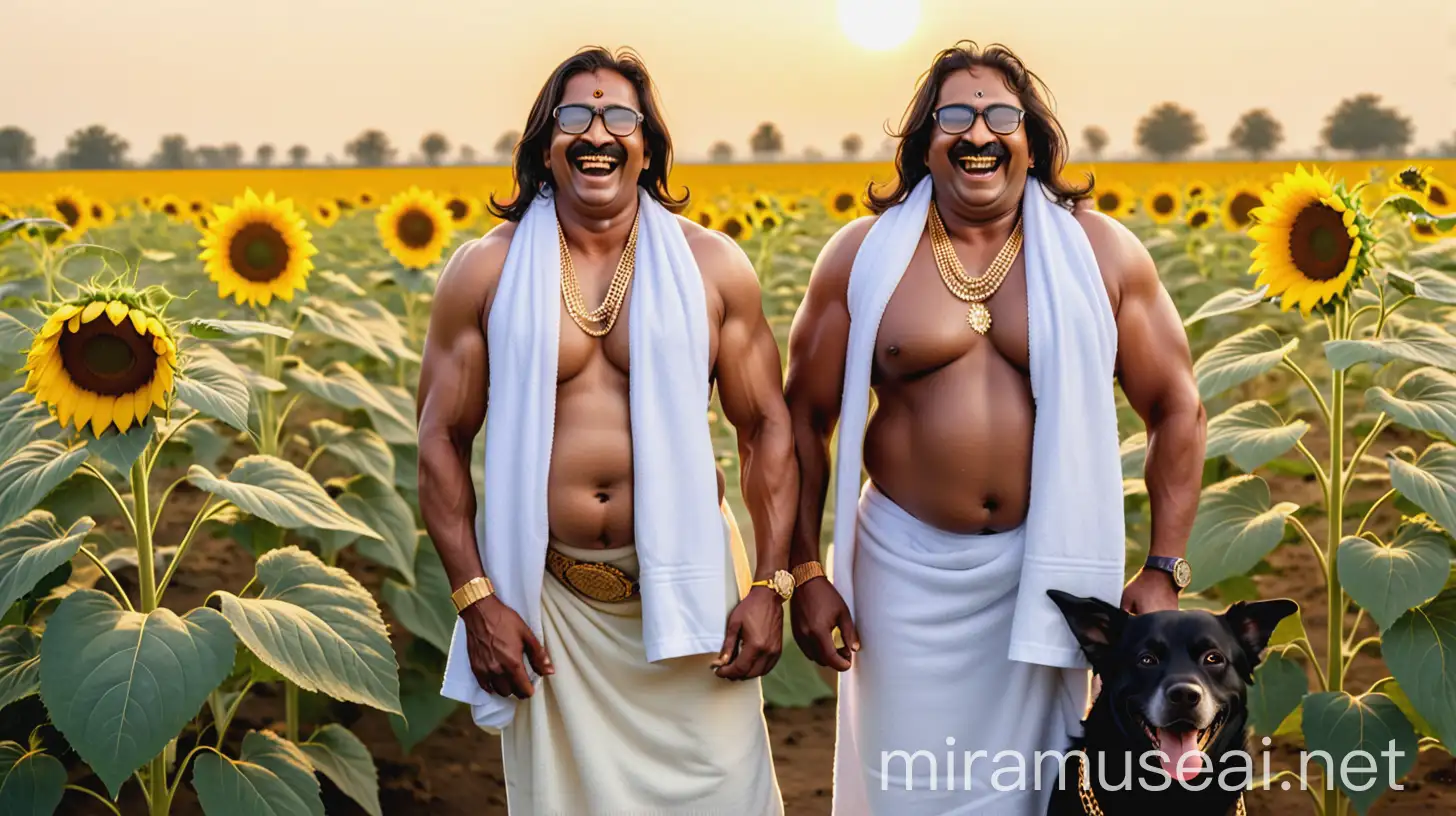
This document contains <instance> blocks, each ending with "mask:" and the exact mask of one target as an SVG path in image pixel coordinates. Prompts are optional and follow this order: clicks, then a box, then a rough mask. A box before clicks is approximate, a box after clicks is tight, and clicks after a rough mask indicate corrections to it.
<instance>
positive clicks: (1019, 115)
mask: <svg viewBox="0 0 1456 816" xmlns="http://www.w3.org/2000/svg"><path fill="white" fill-rule="evenodd" d="M947 108H965V109H966V110H968V111H970V112H971V121H970V124H968V125H966V129H965V130H957V131H955V132H951V131H949V130H946V128H945V123H943V122H941V121H940V112H941V111H943V110H946V109H947ZM992 108H1009V109H1011V110H1014V111H1016V127H1014V128H1012V129H1010V130H1008V131H1006V132H1005V133H1001V132H1000V131H997V130H995V129H993V128H992V127H991V123H990V122H989V121H988V120H987V119H986V112H987V111H989V110H991V109H992ZM930 118H931V119H933V120H934V121H935V124H936V126H937V127H939V128H940V130H941V132H942V133H945V134H947V135H949V136H959V135H961V134H962V133H966V132H969V131H970V129H971V128H973V127H975V126H976V120H977V119H979V120H981V121H983V122H986V129H987V130H989V131H991V132H992V133H995V134H996V135H997V136H1010V135H1011V134H1013V133H1015V132H1016V131H1018V130H1021V126H1022V124H1024V123H1025V122H1026V111H1025V110H1022V109H1021V108H1018V107H1016V106H1015V105H1011V104H1007V103H1005V102H993V103H991V104H989V105H987V106H986V107H984V108H977V107H976V106H974V105H967V104H966V103H964V102H952V103H951V104H949V105H941V106H940V107H938V108H936V109H935V110H933V111H931V112H930ZM588 127H590V125H588Z"/></svg>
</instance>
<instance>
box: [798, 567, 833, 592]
mask: <svg viewBox="0 0 1456 816" xmlns="http://www.w3.org/2000/svg"><path fill="white" fill-rule="evenodd" d="M792 573H793V576H794V588H795V589H798V588H799V587H801V586H803V585H804V584H805V583H806V582H807V581H809V580H810V579H811V578H827V577H828V576H826V575H825V574H824V565H823V564H821V563H819V562H818V561H805V562H804V563H802V564H800V565H799V566H797V567H794V569H793V570H792Z"/></svg>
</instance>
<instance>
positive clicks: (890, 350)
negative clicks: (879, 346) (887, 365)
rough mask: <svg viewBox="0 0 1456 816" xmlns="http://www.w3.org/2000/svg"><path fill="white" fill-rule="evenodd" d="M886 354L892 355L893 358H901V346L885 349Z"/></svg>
mask: <svg viewBox="0 0 1456 816" xmlns="http://www.w3.org/2000/svg"><path fill="white" fill-rule="evenodd" d="M885 353H886V354H888V355H890V356H891V357H899V356H900V347H899V346H890V347H889V348H887V349H885Z"/></svg>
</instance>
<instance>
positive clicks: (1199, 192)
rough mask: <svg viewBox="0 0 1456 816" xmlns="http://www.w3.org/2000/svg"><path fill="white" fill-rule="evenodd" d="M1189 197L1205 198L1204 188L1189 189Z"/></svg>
mask: <svg viewBox="0 0 1456 816" xmlns="http://www.w3.org/2000/svg"><path fill="white" fill-rule="evenodd" d="M1188 197H1189V198H1202V197H1203V188H1202V187H1189V188H1188Z"/></svg>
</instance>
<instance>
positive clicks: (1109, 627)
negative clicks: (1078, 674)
mask: <svg viewBox="0 0 1456 816" xmlns="http://www.w3.org/2000/svg"><path fill="white" fill-rule="evenodd" d="M1047 597H1049V598H1051V599H1052V602H1053V603H1055V604H1056V605H1057V608H1058V609H1060V610H1062V617H1064V618H1066V619H1067V626H1069V627H1071V629H1072V634H1074V635H1076V636H1077V643H1079V644H1081V646H1082V652H1083V654H1085V655H1087V660H1088V661H1090V662H1091V663H1092V665H1093V667H1097V666H1100V665H1101V664H1102V661H1103V658H1105V657H1106V656H1107V655H1109V654H1110V653H1111V652H1112V650H1113V648H1114V647H1116V646H1117V641H1118V640H1119V639H1120V638H1121V637H1122V627H1123V624H1125V623H1126V622H1127V617H1128V615H1127V613H1126V612H1124V611H1123V610H1122V609H1120V608H1118V607H1116V606H1113V605H1112V604H1110V603H1107V602H1106V601H1103V600H1101V599H1099V598H1081V597H1078V596H1076V595H1071V594H1069V593H1066V592H1063V591H1061V590H1059V589H1049V590H1047Z"/></svg>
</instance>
